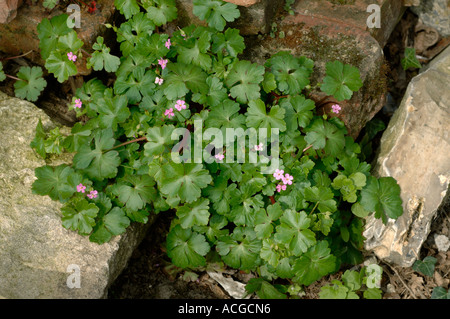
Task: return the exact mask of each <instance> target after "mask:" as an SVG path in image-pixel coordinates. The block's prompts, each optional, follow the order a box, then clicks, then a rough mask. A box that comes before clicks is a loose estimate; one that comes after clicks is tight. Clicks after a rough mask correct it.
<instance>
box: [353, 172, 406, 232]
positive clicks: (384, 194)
mask: <svg viewBox="0 0 450 319" xmlns="http://www.w3.org/2000/svg"><path fill="white" fill-rule="evenodd" d="M360 202H361V205H362V206H363V207H364V209H365V210H367V211H369V212H375V217H376V218H380V217H381V218H382V220H383V223H386V222H387V218H392V219H397V218H398V217H400V216H401V215H402V214H403V207H402V199H401V197H400V186H399V185H398V184H397V181H396V180H395V179H394V178H393V177H390V176H388V177H380V178H379V179H377V178H375V177H373V176H371V177H369V179H368V180H367V185H366V186H365V187H364V188H363V189H362V190H361V201H360Z"/></svg>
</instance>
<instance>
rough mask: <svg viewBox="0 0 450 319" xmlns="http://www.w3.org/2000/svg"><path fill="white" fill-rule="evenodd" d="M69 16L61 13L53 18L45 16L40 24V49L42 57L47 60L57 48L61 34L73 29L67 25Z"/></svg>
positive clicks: (38, 27) (38, 29)
mask: <svg viewBox="0 0 450 319" xmlns="http://www.w3.org/2000/svg"><path fill="white" fill-rule="evenodd" d="M68 17H69V16H68V15H67V14H61V15H57V16H54V17H53V18H52V19H51V20H49V19H47V18H43V19H42V20H41V22H40V23H39V24H38V26H37V31H38V37H39V49H40V50H41V57H42V59H44V60H47V58H48V57H49V56H50V53H51V52H52V51H54V50H55V49H56V46H57V44H58V39H59V37H60V36H63V35H66V34H68V33H69V32H71V31H72V29H70V28H69V27H68V26H67V19H68Z"/></svg>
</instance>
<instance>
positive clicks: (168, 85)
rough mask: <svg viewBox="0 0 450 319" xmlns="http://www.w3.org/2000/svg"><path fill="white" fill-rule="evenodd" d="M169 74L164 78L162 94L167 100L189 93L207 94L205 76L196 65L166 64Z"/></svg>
mask: <svg viewBox="0 0 450 319" xmlns="http://www.w3.org/2000/svg"><path fill="white" fill-rule="evenodd" d="M167 69H168V70H169V71H170V73H169V74H168V75H167V76H166V77H165V81H164V94H165V95H166V96H167V98H168V99H169V100H176V99H178V98H181V97H184V96H185V95H186V94H187V93H188V92H189V91H192V92H194V93H203V94H207V92H208V89H209V88H208V84H207V83H206V78H207V75H206V73H204V72H203V71H202V69H201V68H200V67H198V66H196V65H192V64H189V65H187V64H184V63H180V62H178V63H168V64H167Z"/></svg>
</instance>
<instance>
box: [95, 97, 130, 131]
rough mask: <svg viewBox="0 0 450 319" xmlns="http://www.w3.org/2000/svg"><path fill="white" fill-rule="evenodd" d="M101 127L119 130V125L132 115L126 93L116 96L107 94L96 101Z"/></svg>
mask: <svg viewBox="0 0 450 319" xmlns="http://www.w3.org/2000/svg"><path fill="white" fill-rule="evenodd" d="M96 105H97V112H98V113H99V117H98V118H99V124H100V127H101V128H112V129H113V130H114V131H116V130H117V125H118V124H120V123H123V122H125V121H126V120H127V119H128V117H130V109H129V108H128V99H127V97H126V96H124V95H115V96H114V98H112V97H109V96H105V97H104V98H103V99H101V100H99V101H98V102H96Z"/></svg>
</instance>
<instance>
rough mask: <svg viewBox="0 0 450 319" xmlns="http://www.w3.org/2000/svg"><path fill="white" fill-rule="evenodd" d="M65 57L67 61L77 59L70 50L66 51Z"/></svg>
mask: <svg viewBox="0 0 450 319" xmlns="http://www.w3.org/2000/svg"><path fill="white" fill-rule="evenodd" d="M67 58H68V59H69V61H73V62H75V61H76V60H77V56H76V55H75V54H73V53H72V52H69V53H67Z"/></svg>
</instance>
